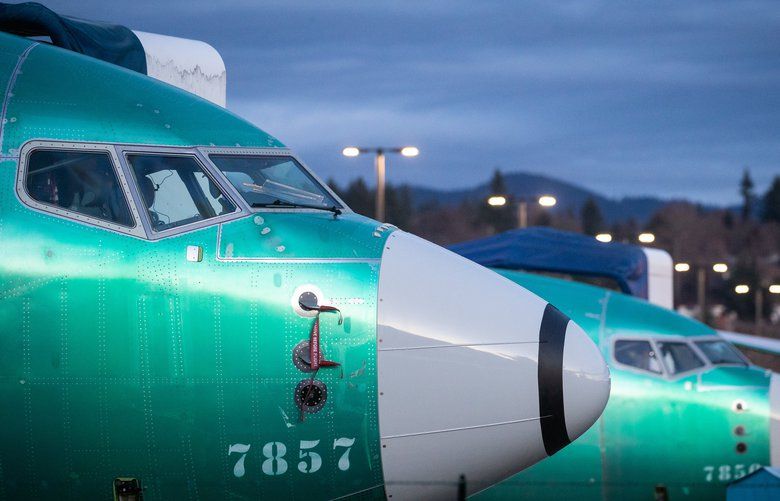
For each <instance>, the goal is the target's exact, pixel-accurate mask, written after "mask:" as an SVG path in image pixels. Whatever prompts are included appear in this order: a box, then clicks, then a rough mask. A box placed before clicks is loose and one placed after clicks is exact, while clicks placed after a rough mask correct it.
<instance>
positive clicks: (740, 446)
mask: <svg viewBox="0 0 780 501" xmlns="http://www.w3.org/2000/svg"><path fill="white" fill-rule="evenodd" d="M746 451H747V444H746V443H745V442H740V443H738V444H737V452H738V453H739V454H744V453H745V452H746Z"/></svg>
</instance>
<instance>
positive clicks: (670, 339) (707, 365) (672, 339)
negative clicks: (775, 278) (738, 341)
mask: <svg viewBox="0 0 780 501" xmlns="http://www.w3.org/2000/svg"><path fill="white" fill-rule="evenodd" d="M618 341H648V342H649V343H650V346H652V347H653V352H654V353H656V355H659V354H660V349H659V346H658V343H686V344H688V346H689V347H690V348H691V349H692V350H693V352H694V353H696V355H697V356H698V357H699V359H700V360H701V361H702V362H704V365H702V366H700V367H697V368H695V369H691V370H687V371H685V372H677V373H675V374H670V373H669V372H668V370H667V368H666V364H664V363H663V360H661V358H660V357H659V358H658V363H659V365H660V366H661V373H656V372H650V371H645V370H642V369H640V368H638V367H634V366H633V365H627V364H624V363H621V362H618V360H617V358H616V357H615V344H616V343H617V342H618ZM699 341H726V340H725V339H723V338H722V337H720V336H717V335H714V336H710V335H706V336H660V337H651V336H630V335H616V336H613V337H612V340H611V343H610V349H611V353H610V358H611V359H612V362H613V363H614V364H615V366H616V367H618V368H620V369H621V370H626V371H630V372H634V373H636V374H645V375H650V376H655V377H661V378H663V379H666V380H668V381H674V380H677V379H680V378H683V377H687V376H690V375H691V374H696V373H702V372H706V371H709V370H712V369H717V368H720V367H744V368H749V367H752V366H753V364H752V363H751V362H750V360H747V357H745V355H744V354H742V352H740V351H739V349H737V352H738V353H739V354H740V356H741V357H742V358H743V359H745V364H747V365H741V364H713V363H712V362H711V361H710V359H709V358H708V357H707V355H706V354H705V353H704V352H703V351H702V350H701V349H700V348H699V347H698V345H697V344H696V343H697V342H699ZM726 342H727V343H728V341H726Z"/></svg>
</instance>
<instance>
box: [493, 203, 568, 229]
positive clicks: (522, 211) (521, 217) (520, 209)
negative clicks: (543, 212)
mask: <svg viewBox="0 0 780 501" xmlns="http://www.w3.org/2000/svg"><path fill="white" fill-rule="evenodd" d="M536 202H537V203H538V204H539V205H540V206H542V207H552V206H554V205H555V204H557V203H558V200H557V199H556V198H555V197H554V196H552V195H539V196H538V197H536ZM487 204H488V205H489V206H491V207H503V206H505V205H506V204H510V205H512V204H514V205H515V210H516V211H517V227H518V228H520V229H523V228H528V200H527V199H526V198H525V197H518V198H514V197H511V196H507V195H491V196H490V197H488V199H487Z"/></svg>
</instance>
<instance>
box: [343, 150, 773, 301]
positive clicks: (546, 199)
mask: <svg viewBox="0 0 780 501" xmlns="http://www.w3.org/2000/svg"><path fill="white" fill-rule="evenodd" d="M363 153H373V154H374V165H375V168H376V177H377V190H376V219H377V220H379V221H383V220H384V218H385V172H386V168H387V167H386V159H385V155H386V154H387V153H397V154H400V155H402V156H404V157H416V156H417V155H419V154H420V150H419V149H418V148H417V147H416V146H396V147H390V148H388V147H381V146H372V147H358V146H347V147H346V148H344V149H343V150H342V154H343V155H344V156H345V157H356V156H358V155H360V154H363ZM534 198H535V199H536V203H537V204H538V205H539V206H540V207H543V208H545V207H553V206H555V205H556V204H557V203H558V200H557V199H556V198H555V197H554V196H552V195H538V196H537V197H534ZM487 204H488V205H489V206H491V207H504V206H506V205H509V206H514V208H515V210H516V212H517V226H518V227H519V228H526V227H528V199H527V198H525V197H512V196H508V195H492V196H490V197H488V199H487ZM595 238H596V240H598V241H599V242H603V243H609V242H612V234H610V233H599V234H597V235H596V236H595ZM637 240H638V241H639V242H640V243H643V244H651V243H653V242H655V235H654V234H653V233H650V232H647V231H645V232H642V233H640V234H639V235H637ZM690 270H691V265H690V263H685V262H679V263H675V265H674V271H676V272H678V273H685V272H687V271H690ZM728 270H729V267H728V265H727V264H726V263H715V264H713V265H712V271H714V272H715V273H726V272H727V271H728ZM704 277H705V268H703V267H699V289H703V287H704V282H705V278H704ZM767 290H768V291H769V293H770V294H780V284H772V285H769V287H768V288H767ZM702 292H703V291H702ZM734 292H736V293H737V294H747V293H748V292H750V286H749V285H747V284H737V285H736V286H735V287H734ZM756 294H757V299H756V304H757V305H759V304H762V303H763V288H761V287H758V288H757V290H756ZM701 296H703V294H700V297H701ZM701 302H702V301H701V299H700V303H701ZM757 308H760V306H757Z"/></svg>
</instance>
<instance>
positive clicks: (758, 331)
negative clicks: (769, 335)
mask: <svg viewBox="0 0 780 501" xmlns="http://www.w3.org/2000/svg"><path fill="white" fill-rule="evenodd" d="M765 287H766V289H767V291H769V293H770V294H780V285H778V284H772V285H769V286H768V287H767V286H766V285H759V286H758V287H756V292H755V296H754V297H753V300H754V303H753V308H754V313H755V316H756V327H755V330H754V331H753V332H754V334H755V335H756V336H760V335H762V334H763V331H764V288H765ZM734 292H736V293H737V294H747V293H748V292H750V286H749V285H747V284H738V285H737V286H735V287H734Z"/></svg>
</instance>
